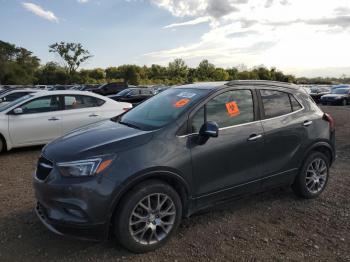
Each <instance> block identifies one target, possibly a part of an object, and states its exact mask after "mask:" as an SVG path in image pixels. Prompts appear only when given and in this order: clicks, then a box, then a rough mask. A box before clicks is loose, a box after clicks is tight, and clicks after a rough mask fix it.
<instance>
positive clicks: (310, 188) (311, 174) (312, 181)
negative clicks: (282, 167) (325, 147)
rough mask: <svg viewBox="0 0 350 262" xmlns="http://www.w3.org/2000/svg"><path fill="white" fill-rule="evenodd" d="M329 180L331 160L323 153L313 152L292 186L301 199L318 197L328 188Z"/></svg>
mask: <svg viewBox="0 0 350 262" xmlns="http://www.w3.org/2000/svg"><path fill="white" fill-rule="evenodd" d="M328 178H329V158H328V157H327V156H326V155H325V154H323V153H321V152H312V153H311V154H310V155H309V156H308V157H307V158H306V160H305V162H304V164H303V166H302V168H301V169H300V172H299V174H298V176H297V177H296V178H295V181H294V183H293V185H292V189H293V191H294V192H295V193H296V194H297V195H298V196H300V197H302V198H305V199H312V198H316V197H318V196H319V195H320V194H321V193H322V192H323V190H324V189H325V188H326V186H327V182H328Z"/></svg>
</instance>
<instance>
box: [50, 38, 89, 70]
mask: <svg viewBox="0 0 350 262" xmlns="http://www.w3.org/2000/svg"><path fill="white" fill-rule="evenodd" d="M49 52H50V53H56V54H58V55H59V56H60V57H61V59H62V60H63V62H64V67H65V69H66V71H67V73H68V74H69V75H70V76H72V75H73V74H74V73H75V72H76V71H77V69H78V68H79V67H80V65H81V64H82V63H84V62H86V61H87V60H88V59H89V58H91V57H92V55H90V52H89V51H88V50H86V49H84V48H83V46H82V44H80V43H65V42H60V43H55V44H52V45H50V46H49Z"/></svg>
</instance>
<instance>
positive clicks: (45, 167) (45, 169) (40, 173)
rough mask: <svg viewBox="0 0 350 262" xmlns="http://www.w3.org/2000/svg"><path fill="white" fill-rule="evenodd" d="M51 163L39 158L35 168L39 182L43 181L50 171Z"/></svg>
mask: <svg viewBox="0 0 350 262" xmlns="http://www.w3.org/2000/svg"><path fill="white" fill-rule="evenodd" d="M52 166H53V164H52V162H51V161H50V160H48V159H46V158H45V157H43V156H41V157H40V158H39V161H38V165H37V167H36V177H37V178H38V179H39V180H45V179H46V178H47V177H48V175H49V174H50V172H51V170H52Z"/></svg>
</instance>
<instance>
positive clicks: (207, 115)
mask: <svg viewBox="0 0 350 262" xmlns="http://www.w3.org/2000/svg"><path fill="white" fill-rule="evenodd" d="M205 119H206V121H214V122H216V123H217V124H218V125H219V127H220V128H224V127H229V126H235V125H240V124H245V123H249V122H252V121H254V103H253V96H252V92H251V91H250V90H234V91H228V92H225V93H223V94H220V95H218V96H216V97H214V98H213V99H212V100H210V101H209V102H208V103H207V104H206V105H205V106H204V107H203V108H201V109H200V110H199V111H197V113H196V114H195V115H194V117H193V118H192V132H193V133H196V132H198V131H199V129H200V127H201V126H202V124H203V123H204V121H205Z"/></svg>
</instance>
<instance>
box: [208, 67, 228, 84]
mask: <svg viewBox="0 0 350 262" xmlns="http://www.w3.org/2000/svg"><path fill="white" fill-rule="evenodd" d="M229 77H230V75H229V74H228V73H227V71H226V70H225V69H223V68H216V69H215V71H214V72H213V76H212V79H213V80H214V81H226V80H228V79H229Z"/></svg>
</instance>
